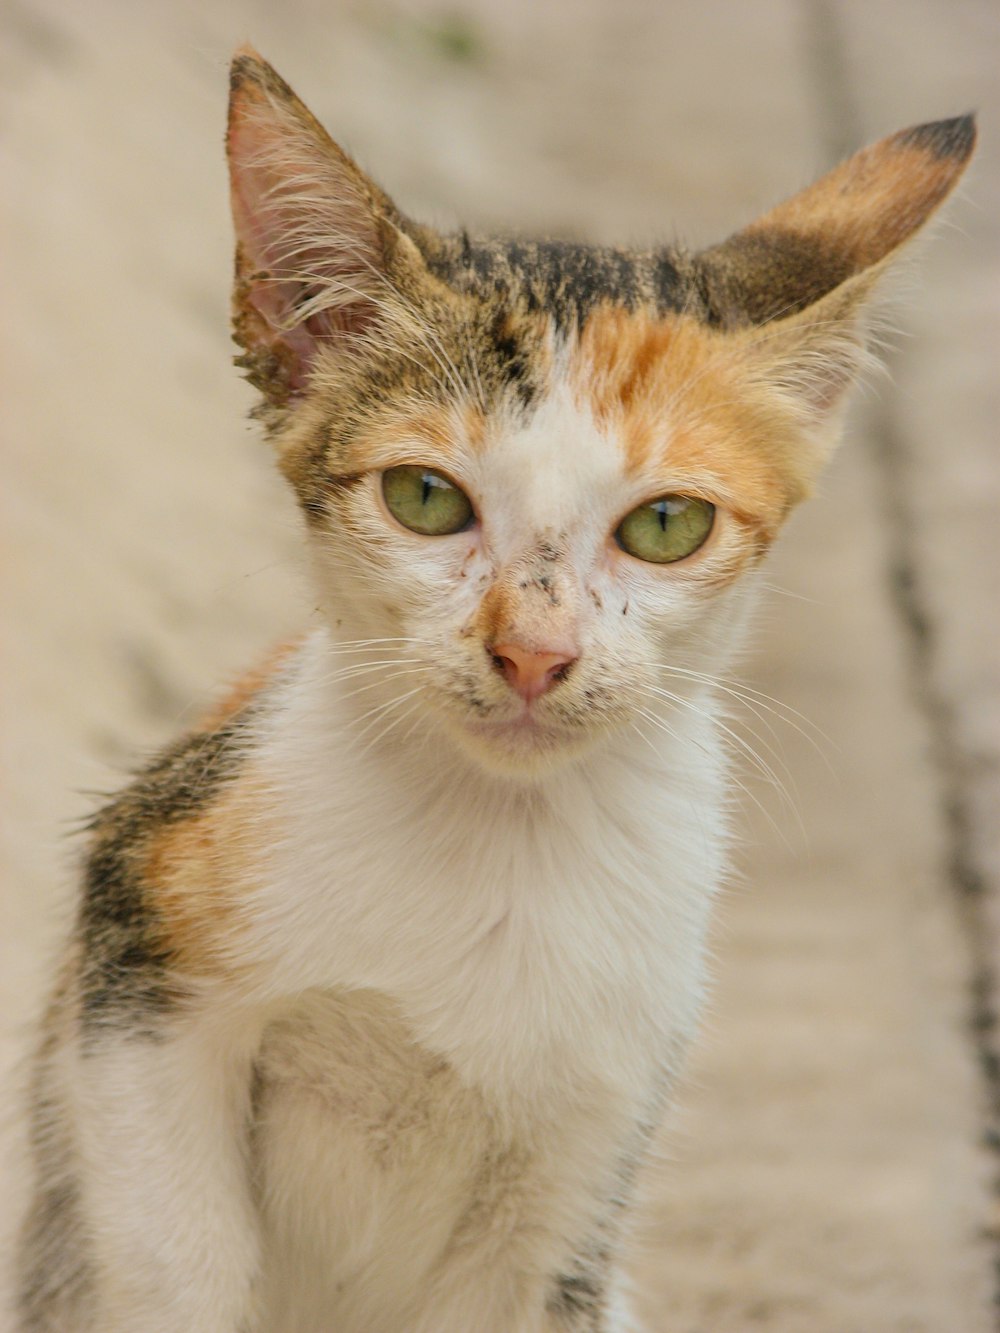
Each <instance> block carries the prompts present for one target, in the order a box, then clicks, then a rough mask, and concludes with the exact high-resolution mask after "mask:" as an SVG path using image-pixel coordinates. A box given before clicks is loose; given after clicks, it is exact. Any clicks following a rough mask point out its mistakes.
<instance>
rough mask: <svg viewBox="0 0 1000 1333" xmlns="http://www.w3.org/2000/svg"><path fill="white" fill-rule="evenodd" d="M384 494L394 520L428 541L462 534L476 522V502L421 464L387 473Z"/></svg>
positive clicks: (404, 466)
mask: <svg viewBox="0 0 1000 1333" xmlns="http://www.w3.org/2000/svg"><path fill="white" fill-rule="evenodd" d="M382 494H383V495H384V496H385V502H386V505H387V506H388V508H389V513H390V514H392V516H393V518H396V519H398V520H399V521H400V523H402V525H403V527H404V528H409V529H410V530H411V531H412V532H420V533H422V534H423V535H424V536H425V537H445V536H447V535H448V534H449V533H452V532H461V531H462V529H463V528H467V527H468V526H469V524H470V523H471V522H472V519H473V518H474V513H473V509H472V501H471V500H470V499H469V497H468V496H467V495H466V494H465V492H464V491H460V490H459V489H458V487H457V486H456V485H455V483H454V482H452V481H449V480H448V478H447V477H443V476H442V475H441V473H440V472H435V471H434V469H433V468H429V467H421V466H419V464H418V465H417V466H411V465H410V464H404V465H402V466H401V467H391V468H388V469H387V470H386V471H385V472H383V473H382Z"/></svg>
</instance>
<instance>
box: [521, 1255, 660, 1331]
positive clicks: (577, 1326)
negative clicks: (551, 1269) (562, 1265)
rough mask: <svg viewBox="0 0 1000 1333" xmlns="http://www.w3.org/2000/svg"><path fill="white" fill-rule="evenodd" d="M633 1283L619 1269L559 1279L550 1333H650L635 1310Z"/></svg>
mask: <svg viewBox="0 0 1000 1333" xmlns="http://www.w3.org/2000/svg"><path fill="white" fill-rule="evenodd" d="M630 1289H631V1284H630V1283H629V1281H628V1279H627V1278H626V1276H625V1274H624V1273H622V1272H621V1271H620V1270H619V1269H617V1268H614V1267H609V1268H608V1269H606V1270H605V1271H604V1272H601V1273H597V1272H594V1271H591V1272H589V1273H587V1274H584V1273H578V1274H575V1275H574V1276H572V1277H565V1276H563V1277H559V1278H557V1279H556V1281H555V1283H554V1287H553V1292H552V1295H551V1296H550V1298H549V1301H548V1304H547V1307H546V1314H547V1316H548V1320H549V1322H548V1323H547V1325H546V1333H549V1330H551V1333H646V1329H645V1325H643V1324H642V1323H640V1322H639V1319H638V1317H637V1316H636V1314H635V1311H634V1309H633V1303H632V1299H631V1295H630Z"/></svg>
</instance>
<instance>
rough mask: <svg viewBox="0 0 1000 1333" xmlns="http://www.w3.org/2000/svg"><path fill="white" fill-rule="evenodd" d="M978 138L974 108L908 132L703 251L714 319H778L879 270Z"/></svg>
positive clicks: (699, 261) (933, 205)
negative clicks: (844, 284) (847, 282)
mask: <svg viewBox="0 0 1000 1333" xmlns="http://www.w3.org/2000/svg"><path fill="white" fill-rule="evenodd" d="M975 142H976V126H975V120H974V118H973V117H972V116H971V115H969V116H957V117H955V119H953V120H938V121H933V122H932V123H930V124H928V125H916V126H914V127H913V128H912V129H909V130H901V131H900V132H899V133H898V134H893V135H890V136H889V138H887V139H882V140H880V141H879V142H878V143H875V144H872V145H871V146H870V147H868V148H865V149H862V151H861V152H860V153H855V155H854V156H853V157H850V158H848V159H847V161H845V162H841V164H840V165H839V166H838V167H834V169H833V170H832V171H830V172H828V173H827V174H826V175H825V176H823V177H822V178H821V179H820V180H818V181H817V182H816V183H815V184H814V185H810V186H809V187H808V189H805V190H802V191H801V192H800V193H799V194H797V195H794V196H793V197H792V198H791V199H788V200H786V201H785V203H783V204H779V205H778V206H777V208H772V209H771V210H770V212H768V213H765V214H764V215H763V217H760V218H758V219H757V221H756V222H752V223H751V224H750V225H749V226H748V227H744V228H743V230H742V231H739V232H737V233H736V234H735V236H731V237H730V238H729V240H728V241H724V242H723V243H722V244H721V245H716V246H713V247H712V248H711V249H709V250H704V251H702V253H701V254H700V255H698V256H696V259H695V264H696V268H697V270H698V274H699V277H700V279H701V282H702V284H703V290H704V291H705V295H706V298H707V301H708V305H709V309H710V312H711V314H712V316H713V317H714V319H715V320H716V321H717V322H719V323H721V324H723V325H740V324H746V323H748V322H749V323H751V324H763V323H765V322H767V321H769V320H773V319H781V318H782V317H783V316H785V315H788V314H792V313H794V312H795V311H798V310H803V309H805V308H806V307H807V306H809V305H811V304H812V303H813V302H814V301H818V300H819V299H820V298H821V297H823V296H825V295H826V294H827V293H828V292H831V291H833V289H834V288H835V287H838V286H839V285H840V284H841V283H843V282H845V281H847V279H849V278H853V277H855V276H858V275H860V274H862V273H865V272H867V271H869V270H872V269H876V268H878V266H880V265H882V264H883V263H884V262H885V261H886V260H888V259H889V258H890V257H891V256H892V255H893V253H894V252H895V251H896V250H897V249H898V248H899V247H900V246H901V245H903V244H904V243H905V242H906V241H908V240H909V239H910V238H911V237H912V236H913V235H914V234H915V233H916V232H917V231H919V229H920V228H921V227H922V226H923V225H924V223H925V222H926V221H927V220H928V218H930V216H931V215H932V214H933V213H934V211H935V210H936V209H937V208H938V207H939V206H940V205H941V204H942V203H943V202H944V201H945V199H947V197H948V195H949V194H950V193H951V192H952V190H953V189H954V188H955V186H956V184H957V183H958V181H959V178H960V177H961V175H962V172H963V171H964V170H965V166H966V164H967V163H968V160H969V158H970V157H971V156H972V150H973V148H974V147H975ZM859 291H860V288H859Z"/></svg>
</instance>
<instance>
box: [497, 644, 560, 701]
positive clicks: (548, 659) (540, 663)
mask: <svg viewBox="0 0 1000 1333" xmlns="http://www.w3.org/2000/svg"><path fill="white" fill-rule="evenodd" d="M490 653H491V654H492V656H493V660H494V662H495V663H496V664H497V666H498V667H499V669H500V670H501V671H502V672H503V674H504V675H505V676H506V677H507V683H508V685H510V687H511V689H514V690H517V692H518V694H520V695H522V696H523V697H524V698H525V699H527V700H528V701H529V702H530V701H531V700H532V699H537V698H538V696H539V695H540V694H544V693H545V691H546V690H550V689H551V688H552V686H553V685H557V684H558V683H559V681H560V680H562V678H563V676H564V675H565V674H566V669H567V667H569V666H571V665H572V664H573V663H574V662H575V661H576V657H575V655H574V654H573V653H556V652H537V653H536V652H533V651H532V650H531V649H530V648H525V647H523V646H522V645H521V644H519V643H497V644H494V645H493V647H492V648H491V649H490Z"/></svg>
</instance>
